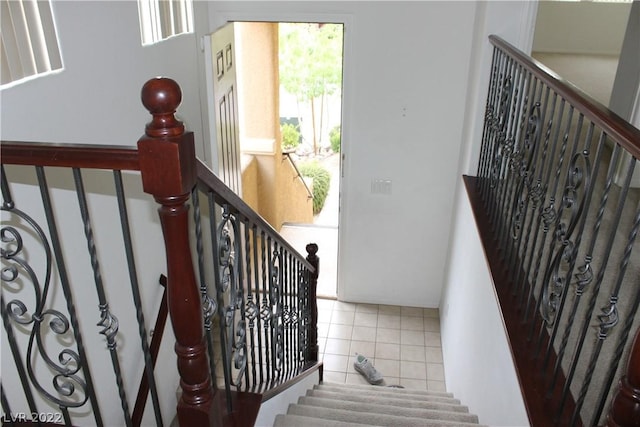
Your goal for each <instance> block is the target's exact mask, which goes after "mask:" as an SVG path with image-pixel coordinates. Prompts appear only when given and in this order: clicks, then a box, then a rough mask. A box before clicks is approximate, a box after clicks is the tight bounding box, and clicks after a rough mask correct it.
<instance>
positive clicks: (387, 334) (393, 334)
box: [376, 328, 400, 344]
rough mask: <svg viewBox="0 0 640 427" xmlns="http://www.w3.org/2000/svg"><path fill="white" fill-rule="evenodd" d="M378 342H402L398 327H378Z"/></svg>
mask: <svg viewBox="0 0 640 427" xmlns="http://www.w3.org/2000/svg"><path fill="white" fill-rule="evenodd" d="M376 342H386V343H392V344H400V334H398V329H386V328H378V329H377V332H376Z"/></svg>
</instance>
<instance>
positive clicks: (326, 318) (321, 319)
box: [318, 309, 332, 323]
mask: <svg viewBox="0 0 640 427" xmlns="http://www.w3.org/2000/svg"><path fill="white" fill-rule="evenodd" d="M331 313H332V311H331V310H325V309H322V310H320V309H319V310H318V323H331Z"/></svg>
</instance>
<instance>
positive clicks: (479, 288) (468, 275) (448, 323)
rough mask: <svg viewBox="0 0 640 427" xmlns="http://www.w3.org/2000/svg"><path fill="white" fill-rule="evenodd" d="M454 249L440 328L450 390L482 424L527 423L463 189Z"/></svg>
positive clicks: (457, 215)
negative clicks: (455, 248)
mask: <svg viewBox="0 0 640 427" xmlns="http://www.w3.org/2000/svg"><path fill="white" fill-rule="evenodd" d="M456 224H457V225H458V226H457V227H456V230H455V233H454V236H453V244H454V246H456V247H460V248H461V247H464V248H465V250H464V251H461V250H460V251H457V252H455V253H454V255H453V258H452V260H451V265H453V266H457V267H456V268H452V269H451V272H450V275H449V280H450V283H451V284H452V285H451V286H450V287H448V288H447V291H446V294H445V297H444V299H443V307H442V308H441V310H442V318H443V319H442V322H441V334H442V353H443V358H444V369H445V378H446V383H447V390H448V391H449V392H452V393H454V395H455V396H456V398H458V399H460V400H461V401H462V402H464V404H465V405H468V406H469V410H470V412H472V413H475V414H477V415H478V418H479V422H480V423H481V424H486V425H491V426H518V427H523V426H528V425H529V422H528V418H527V413H526V410H525V407H524V403H523V400H522V395H521V392H520V386H519V383H518V379H517V377H516V373H515V369H514V365H513V358H512V355H511V352H510V349H509V345H508V341H507V337H506V334H505V330H504V324H503V320H502V316H501V314H500V309H499V306H498V303H497V301H496V296H495V293H494V288H493V281H492V279H491V275H490V273H489V270H488V267H487V263H486V260H485V258H484V252H483V249H482V245H481V243H480V240H479V238H478V232H477V229H476V227H475V222H474V219H473V214H472V212H471V206H470V205H469V201H468V199H466V197H465V196H464V195H463V196H462V198H461V200H460V203H459V204H458V210H457V211H456Z"/></svg>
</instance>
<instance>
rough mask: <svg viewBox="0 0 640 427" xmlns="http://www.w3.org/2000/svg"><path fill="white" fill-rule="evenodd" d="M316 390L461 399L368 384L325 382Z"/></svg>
mask: <svg viewBox="0 0 640 427" xmlns="http://www.w3.org/2000/svg"><path fill="white" fill-rule="evenodd" d="M313 389H314V390H322V391H331V392H336V393H345V394H349V395H352V394H355V393H358V394H359V395H373V396H380V397H389V398H399V399H412V400H423V401H424V400H428V401H431V402H441V403H447V404H450V405H459V404H460V401H459V400H458V399H455V398H454V397H453V394H451V393H445V392H439V391H426V390H412V389H406V388H392V387H381V386H367V385H360V384H353V385H352V384H333V383H323V384H319V385H316V386H314V387H313Z"/></svg>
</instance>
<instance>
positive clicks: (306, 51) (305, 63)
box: [279, 23, 342, 153]
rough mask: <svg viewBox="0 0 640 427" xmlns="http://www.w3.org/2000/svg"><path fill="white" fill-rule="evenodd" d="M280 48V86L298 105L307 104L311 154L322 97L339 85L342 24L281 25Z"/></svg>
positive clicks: (330, 93)
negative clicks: (309, 120) (308, 108)
mask: <svg viewBox="0 0 640 427" xmlns="http://www.w3.org/2000/svg"><path fill="white" fill-rule="evenodd" d="M279 49H280V53H279V62H280V84H281V85H282V86H283V87H284V89H285V90H286V91H287V92H289V93H291V94H293V95H295V96H296V98H297V100H298V102H309V103H310V106H311V127H312V130H313V151H314V153H317V152H318V127H319V128H320V129H321V128H322V120H323V116H322V112H323V110H324V108H323V103H324V102H325V97H326V96H327V95H332V94H334V93H335V92H336V91H337V90H339V89H340V87H341V86H342V25H339V24H294V23H281V24H280V26H279ZM318 100H319V102H320V117H319V118H318V119H319V124H318V125H317V124H316V122H317V118H316V103H317V102H318Z"/></svg>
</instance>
